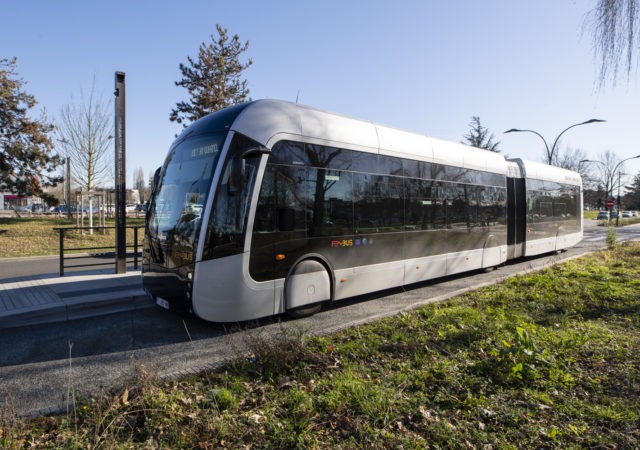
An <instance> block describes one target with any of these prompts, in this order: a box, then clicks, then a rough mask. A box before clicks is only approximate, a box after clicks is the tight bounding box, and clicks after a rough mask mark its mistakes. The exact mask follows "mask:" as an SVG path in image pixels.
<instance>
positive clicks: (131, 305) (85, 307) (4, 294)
mask: <svg viewBox="0 0 640 450" xmlns="http://www.w3.org/2000/svg"><path fill="white" fill-rule="evenodd" d="M149 307H153V301H152V300H151V298H150V297H149V296H147V294H146V293H145V292H144V290H143V289H142V277H141V273H140V271H132V272H127V273H125V274H114V273H105V271H93V272H83V273H81V274H79V275H76V274H74V275H71V276H65V277H59V276H57V275H41V276H36V277H24V278H14V279H10V280H4V281H3V282H2V283H0V328H14V327H22V326H26V325H37V324H43V323H53V322H62V321H67V320H74V319H81V318H85V317H93V316H98V315H103V314H112V313H116V312H121V311H129V310H132V309H139V308H149Z"/></svg>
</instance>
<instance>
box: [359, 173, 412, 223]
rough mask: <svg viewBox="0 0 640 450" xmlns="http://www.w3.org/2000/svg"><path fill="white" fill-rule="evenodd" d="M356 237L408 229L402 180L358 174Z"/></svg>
mask: <svg viewBox="0 0 640 450" xmlns="http://www.w3.org/2000/svg"><path fill="white" fill-rule="evenodd" d="M354 190H355V195H354V216H355V222H356V223H355V226H356V230H355V231H356V234H371V233H383V232H390V231H401V230H402V228H403V225H404V205H403V201H402V190H403V186H402V178H399V177H390V176H383V175H371V174H355V176H354Z"/></svg>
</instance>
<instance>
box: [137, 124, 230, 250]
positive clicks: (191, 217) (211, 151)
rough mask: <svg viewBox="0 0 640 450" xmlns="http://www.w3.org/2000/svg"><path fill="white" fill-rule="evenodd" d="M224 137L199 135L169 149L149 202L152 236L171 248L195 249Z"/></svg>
mask: <svg viewBox="0 0 640 450" xmlns="http://www.w3.org/2000/svg"><path fill="white" fill-rule="evenodd" d="M225 138H226V133H219V134H207V135H198V136H194V137H190V138H187V139H186V140H184V141H183V142H181V143H179V144H178V145H176V146H175V147H174V148H173V149H171V151H170V153H169V155H168V156H167V160H166V162H165V165H164V167H163V171H162V173H161V174H160V181H159V186H157V187H156V191H155V195H154V199H153V201H152V202H151V205H150V210H149V221H148V230H149V232H150V234H151V236H153V237H155V238H156V239H158V240H159V241H165V242H167V243H168V244H169V245H171V246H172V247H173V246H176V245H177V246H179V247H182V248H183V249H184V250H187V248H190V249H193V248H194V246H195V241H196V239H197V235H198V231H199V230H200V222H201V217H202V211H203V208H204V206H205V204H206V201H207V195H208V194H209V190H210V187H211V179H212V177H213V173H214V170H215V167H216V164H217V163H218V158H219V156H220V151H221V150H222V146H223V144H224V139H225ZM175 250H177V249H175V248H174V251H175ZM185 262H186V261H185Z"/></svg>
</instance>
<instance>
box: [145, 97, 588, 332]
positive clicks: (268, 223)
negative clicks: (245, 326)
mask: <svg viewBox="0 0 640 450" xmlns="http://www.w3.org/2000/svg"><path fill="white" fill-rule="evenodd" d="M155 184H156V185H155V188H154V193H153V195H152V199H151V202H150V205H149V210H148V212H147V225H146V233H145V244H144V256H143V283H144V287H145V289H146V290H147V292H148V293H149V294H150V295H151V296H153V298H154V299H155V301H156V303H157V304H158V305H160V306H162V307H165V308H168V309H171V310H174V311H177V312H182V313H187V314H194V315H196V316H198V317H200V318H203V319H205V320H209V321H215V322H235V321H244V320H250V319H256V318H260V317H265V316H271V315H276V314H281V313H289V314H290V315H293V316H298V317H299V316H304V315H309V314H313V313H315V312H317V311H318V310H320V308H321V306H322V304H324V303H327V302H332V301H335V300H340V299H344V298H347V297H353V296H357V295H361V294H365V293H369V292H374V291H379V290H384V289H388V288H393V287H397V286H402V285H409V284H412V283H418V282H421V281H424V280H428V279H432V278H438V277H443V276H446V275H451V274H455V273H460V272H465V271H470V270H476V269H483V268H484V269H486V268H492V267H495V266H499V265H501V264H503V263H504V262H505V261H506V260H507V259H510V258H518V257H523V256H531V255H536V254H541V253H548V252H556V251H560V250H562V249H564V248H566V247H569V246H572V245H574V244H576V243H577V242H579V241H580V240H581V239H582V192H581V191H582V180H581V178H580V176H579V174H577V173H575V172H571V171H568V170H564V169H560V168H557V167H552V166H547V165H544V164H539V163H533V162H528V161H522V160H519V159H514V160H507V159H505V158H504V157H503V156H501V155H500V154H498V153H494V152H490V151H485V150H481V149H477V148H473V147H469V146H465V145H462V144H458V143H453V142H446V141H442V140H438V139H433V138H430V137H426V136H423V135H419V134H414V133H409V132H406V131H402V130H398V129H394V128H390V127H386V126H382V125H378V124H375V123H372V122H368V121H363V120H357V119H353V118H349V117H345V116H341V115H338V114H332V113H328V112H324V111H320V110H317V109H313V108H309V107H305V106H300V105H297V104H293V103H289V102H283V101H276V100H259V101H253V102H249V103H245V104H240V105H236V106H231V107H229V108H226V109H223V110H221V111H218V112H216V113H213V114H210V115H208V116H206V117H204V118H202V119H200V120H198V121H196V122H195V123H193V124H192V125H191V126H189V127H188V128H186V129H185V130H184V131H183V132H182V134H181V135H180V136H179V137H178V138H177V140H176V141H175V142H174V143H173V145H172V146H171V148H170V150H169V153H168V155H167V158H166V161H165V163H164V165H163V166H162V167H161V168H160V169H159V172H158V173H157V177H156V183H155Z"/></svg>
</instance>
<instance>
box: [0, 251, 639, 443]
mask: <svg viewBox="0 0 640 450" xmlns="http://www.w3.org/2000/svg"><path fill="white" fill-rule="evenodd" d="M639 313H640V244H637V243H633V244H623V245H618V246H616V247H615V248H613V249H609V250H603V251H600V252H598V253H594V254H591V255H588V256H585V257H582V258H580V259H577V260H573V261H570V262H567V263H564V264H562V265H558V266H555V267H553V268H549V269H545V270H543V271H541V272H538V273H535V274H530V275H526V276H518V277H514V278H511V279H509V280H507V281H505V282H503V283H501V284H498V285H495V286H491V287H486V288H483V289H480V290H478V291H474V292H471V293H468V294H466V295H463V296H461V297H457V298H455V299H452V300H450V301H447V302H445V303H441V304H435V305H429V306H426V307H423V308H420V309H417V310H415V311H411V312H407V313H403V314H400V315H399V316H396V317H393V318H388V319H384V320H379V321H376V322H375V323H371V324H367V325H363V326H358V327H354V328H351V329H349V330H346V331H343V332H340V333H337V334H332V335H328V336H320V337H311V336H308V335H307V334H306V333H305V332H304V330H300V329H299V328H296V324H295V323H294V325H293V326H291V327H289V328H284V327H283V329H282V333H280V334H278V335H276V336H262V335H260V334H259V331H258V332H256V331H255V330H253V331H251V332H249V333H248V334H247V335H246V336H247V338H246V344H247V346H248V348H249V349H250V350H251V352H250V355H248V356H247V355H243V356H242V357H238V359H237V360H235V361H234V362H233V363H231V364H229V365H227V366H225V367H223V368H222V369H220V370H216V371H208V372H206V373H201V374H199V375H197V376H191V377H188V378H185V379H181V380H177V381H170V382H160V381H158V380H157V379H154V380H152V379H151V378H150V377H149V376H145V377H140V380H141V382H139V383H137V384H135V385H132V386H129V387H128V388H127V389H123V390H122V391H119V392H116V393H112V394H110V395H105V396H104V397H103V398H100V399H97V400H93V401H90V402H88V403H86V404H84V406H81V407H79V410H78V414H77V418H74V417H73V416H69V415H63V416H52V417H40V418H37V419H34V420H30V421H15V420H13V419H11V418H10V417H8V415H7V414H6V412H5V417H4V419H3V418H2V417H0V424H2V425H3V428H2V431H1V432H0V447H7V448H27V447H37V448H59V447H60V448H348V449H351V448H367V449H368V448H374V449H375V448H379V449H387V448H404V449H411V448H638V447H640V427H639V426H638V424H639V423H640V399H639V394H638V393H639V392H640V352H638V348H640V314H639ZM139 372H140V373H148V372H145V370H144V368H141V369H140V370H139Z"/></svg>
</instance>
